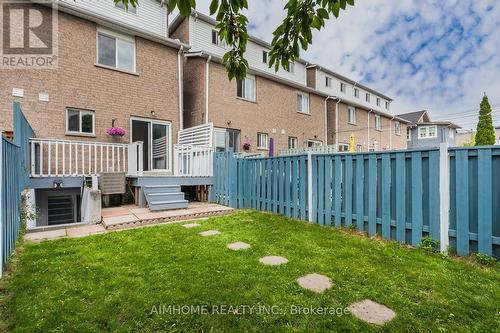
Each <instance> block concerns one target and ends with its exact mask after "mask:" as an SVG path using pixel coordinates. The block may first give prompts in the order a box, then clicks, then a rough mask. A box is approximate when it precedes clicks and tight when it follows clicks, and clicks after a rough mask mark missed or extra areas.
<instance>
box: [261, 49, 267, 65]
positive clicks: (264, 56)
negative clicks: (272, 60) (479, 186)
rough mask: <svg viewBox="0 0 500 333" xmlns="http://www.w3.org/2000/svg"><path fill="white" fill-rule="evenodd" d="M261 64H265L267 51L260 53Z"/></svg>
mask: <svg viewBox="0 0 500 333" xmlns="http://www.w3.org/2000/svg"><path fill="white" fill-rule="evenodd" d="M262 62H263V63H265V64H267V51H262Z"/></svg>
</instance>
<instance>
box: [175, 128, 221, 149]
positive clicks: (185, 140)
mask: <svg viewBox="0 0 500 333" xmlns="http://www.w3.org/2000/svg"><path fill="white" fill-rule="evenodd" d="M213 137H214V124H213V123H208V124H203V125H198V126H194V127H189V128H185V129H183V130H180V131H179V132H178V134H177V143H178V144H180V145H195V146H206V147H212V145H213V144H212V141H213Z"/></svg>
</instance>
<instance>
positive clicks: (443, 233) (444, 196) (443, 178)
mask: <svg viewBox="0 0 500 333" xmlns="http://www.w3.org/2000/svg"><path fill="white" fill-rule="evenodd" d="M449 229H450V155H449V153H448V144H447V143H441V144H440V145H439V235H440V247H441V248H440V250H441V252H442V253H446V252H447V251H448V246H449V244H450V238H449V236H448V230H449Z"/></svg>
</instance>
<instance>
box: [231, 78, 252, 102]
mask: <svg viewBox="0 0 500 333" xmlns="http://www.w3.org/2000/svg"><path fill="white" fill-rule="evenodd" d="M248 81H253V96H250V97H249V96H247V95H246V85H247V82H248ZM241 84H242V87H241V93H242V96H238V86H237V85H238V83H236V97H237V98H240V99H244V100H247V101H252V102H255V101H256V100H257V82H256V80H255V76H254V75H250V74H247V76H246V78H245V79H244V80H241Z"/></svg>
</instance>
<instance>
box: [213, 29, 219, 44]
mask: <svg viewBox="0 0 500 333" xmlns="http://www.w3.org/2000/svg"><path fill="white" fill-rule="evenodd" d="M212 44H214V45H219V36H218V34H217V31H216V30H212Z"/></svg>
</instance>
